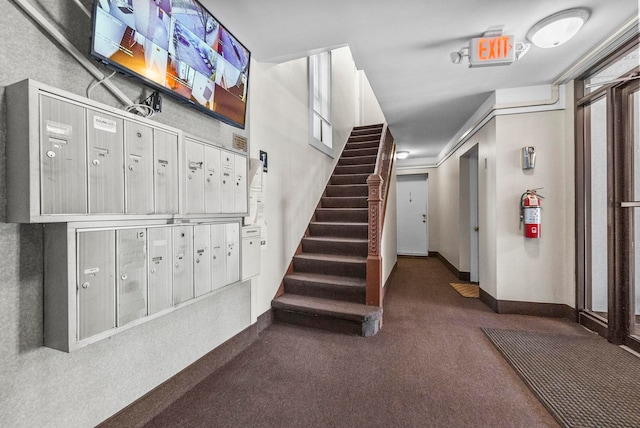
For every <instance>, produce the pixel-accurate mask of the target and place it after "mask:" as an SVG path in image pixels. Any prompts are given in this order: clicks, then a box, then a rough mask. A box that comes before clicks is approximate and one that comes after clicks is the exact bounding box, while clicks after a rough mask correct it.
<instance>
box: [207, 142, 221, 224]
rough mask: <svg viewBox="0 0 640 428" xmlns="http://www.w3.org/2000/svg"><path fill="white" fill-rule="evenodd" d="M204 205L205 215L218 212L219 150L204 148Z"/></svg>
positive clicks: (209, 147)
mask: <svg viewBox="0 0 640 428" xmlns="http://www.w3.org/2000/svg"><path fill="white" fill-rule="evenodd" d="M204 174H205V182H204V204H205V211H206V212H207V214H216V213H219V212H220V149H219V148H217V147H211V146H205V148H204Z"/></svg>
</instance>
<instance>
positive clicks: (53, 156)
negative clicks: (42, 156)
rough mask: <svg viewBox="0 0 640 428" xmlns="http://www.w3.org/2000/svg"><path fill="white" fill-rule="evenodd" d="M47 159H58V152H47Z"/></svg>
mask: <svg viewBox="0 0 640 428" xmlns="http://www.w3.org/2000/svg"><path fill="white" fill-rule="evenodd" d="M47 157H50V158H55V157H56V152H54V151H53V150H49V151H48V152H47Z"/></svg>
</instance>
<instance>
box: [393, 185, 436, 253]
mask: <svg viewBox="0 0 640 428" xmlns="http://www.w3.org/2000/svg"><path fill="white" fill-rule="evenodd" d="M397 200H398V204H397V208H398V254H400V255H411V256H426V255H428V254H429V248H428V242H429V240H428V227H427V225H428V218H427V212H428V211H427V201H428V177H427V175H426V174H415V175H399V176H398V185H397Z"/></svg>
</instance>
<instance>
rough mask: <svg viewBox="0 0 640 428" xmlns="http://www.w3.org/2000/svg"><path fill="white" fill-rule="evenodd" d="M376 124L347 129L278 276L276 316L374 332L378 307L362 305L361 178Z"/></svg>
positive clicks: (376, 139)
mask: <svg viewBox="0 0 640 428" xmlns="http://www.w3.org/2000/svg"><path fill="white" fill-rule="evenodd" d="M382 129H383V126H382V125H374V126H365V127H358V128H354V129H353V131H352V133H351V136H350V137H349V140H348V142H347V144H346V146H345V149H344V151H343V152H342V156H341V157H340V159H339V160H338V163H337V165H336V167H335V169H334V171H333V175H332V176H331V178H330V180H329V184H328V185H327V187H326V189H325V192H324V195H323V196H322V198H321V199H320V204H319V206H318V208H317V209H316V211H315V214H314V216H313V219H312V221H311V223H309V227H308V229H307V234H306V235H305V237H304V238H303V239H302V243H301V251H300V252H299V253H298V254H296V255H295V256H294V257H293V262H292V267H291V268H290V269H289V273H288V274H287V275H286V276H285V277H284V280H283V284H284V294H282V295H281V296H279V297H276V298H275V299H274V300H273V301H272V304H271V306H272V308H273V313H274V319H275V320H276V321H279V322H285V323H289V324H296V325H301V326H305V327H314V328H320V329H323V330H329V331H335V332H340V333H347V334H356V335H361V336H372V335H374V334H376V333H377V332H378V330H379V328H380V321H381V318H382V308H379V307H377V306H367V305H366V304H365V302H366V286H367V254H368V237H367V234H368V227H369V225H368V213H369V211H368V201H367V197H368V196H367V195H368V185H367V178H368V177H369V175H370V174H372V173H373V171H374V169H375V164H376V158H377V155H378V146H379V144H380V138H381V133H382Z"/></svg>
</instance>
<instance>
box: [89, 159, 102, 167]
mask: <svg viewBox="0 0 640 428" xmlns="http://www.w3.org/2000/svg"><path fill="white" fill-rule="evenodd" d="M91 163H92V164H94V165H95V166H98V165H100V161H99V160H98V159H94V160H92V161H91Z"/></svg>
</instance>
